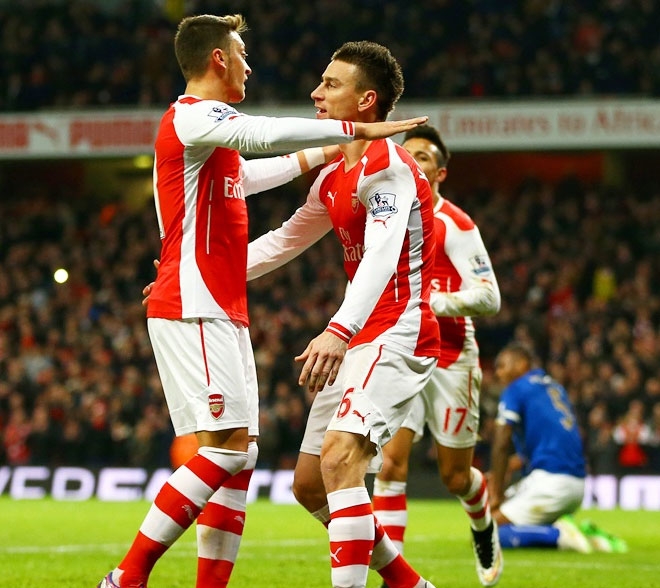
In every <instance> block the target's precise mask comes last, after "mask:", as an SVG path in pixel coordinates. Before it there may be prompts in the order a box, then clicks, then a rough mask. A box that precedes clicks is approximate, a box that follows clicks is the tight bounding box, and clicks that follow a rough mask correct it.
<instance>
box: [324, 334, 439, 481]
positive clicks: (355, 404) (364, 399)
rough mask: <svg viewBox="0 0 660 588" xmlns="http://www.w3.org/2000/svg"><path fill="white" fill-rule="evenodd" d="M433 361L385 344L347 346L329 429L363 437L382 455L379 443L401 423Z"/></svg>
mask: <svg viewBox="0 0 660 588" xmlns="http://www.w3.org/2000/svg"><path fill="white" fill-rule="evenodd" d="M435 361H436V360H435V358H430V357H417V356H414V355H410V354H407V353H404V352H401V351H399V350H397V349H392V348H388V347H387V346H385V345H376V344H365V345H360V346H358V347H355V348H352V349H349V350H348V352H347V353H346V356H345V357H344V363H345V372H344V375H343V378H342V387H343V396H342V399H341V401H340V403H339V406H338V408H337V411H336V412H335V414H334V415H333V417H332V420H331V422H330V424H329V426H328V431H331V430H334V431H343V432H347V433H354V434H356V435H359V436H362V437H366V438H368V439H369V440H370V441H371V443H373V444H374V445H375V446H376V448H377V452H378V455H379V456H380V457H381V458H382V455H381V448H382V446H383V445H385V444H386V443H387V442H388V441H389V440H390V439H391V438H392V436H393V435H394V434H395V433H396V432H397V431H398V430H399V428H400V427H401V424H402V423H403V421H404V419H405V417H406V416H407V414H408V411H409V409H410V402H411V401H412V400H413V398H414V397H415V396H416V395H417V394H419V392H421V390H422V389H423V387H424V385H425V384H426V382H427V380H428V378H429V376H430V374H431V372H432V370H433V366H434V365H435ZM370 471H371V470H370Z"/></svg>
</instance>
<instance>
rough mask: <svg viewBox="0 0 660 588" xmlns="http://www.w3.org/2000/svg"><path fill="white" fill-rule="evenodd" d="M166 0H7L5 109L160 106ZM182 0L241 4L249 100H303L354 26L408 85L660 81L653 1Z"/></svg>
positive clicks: (652, 89)
mask: <svg viewBox="0 0 660 588" xmlns="http://www.w3.org/2000/svg"><path fill="white" fill-rule="evenodd" d="M167 4H168V3H162V2H152V1H149V0H127V1H124V2H101V0H92V1H83V0H75V1H72V2H70V1H66V0H42V1H40V2H36V3H35V2H28V1H26V0H19V1H16V2H11V3H10V2H7V1H5V2H2V3H1V4H0V39H2V41H0V46H1V47H2V54H3V66H2V67H1V68H0V110H34V109H40V108H81V107H89V106H125V105H133V106H134V105H140V106H151V105H158V106H161V107H162V106H165V105H166V104H168V103H169V102H170V101H171V100H172V99H173V98H174V97H176V95H177V94H178V93H180V91H181V90H182V89H183V80H182V79H181V77H180V74H179V72H178V68H177V65H176V60H175V58H174V51H173V44H172V38H173V35H174V30H175V27H176V24H177V22H176V21H178V19H179V16H181V15H176V16H174V21H172V20H170V19H168V17H167V15H166V13H165V11H164V10H165V9H164V8H163V6H164V5H167ZM185 9H186V11H187V12H186V14H203V13H212V14H215V13H218V12H241V13H243V14H244V15H245V16H246V18H247V21H248V24H249V26H250V31H248V33H247V35H246V40H247V43H248V50H249V53H250V60H251V63H252V64H253V65H255V72H254V74H253V75H252V78H253V79H251V90H250V92H249V95H250V98H249V101H250V102H261V103H269V102H273V101H284V102H287V101H301V100H305V99H306V98H307V96H308V95H309V92H310V91H311V89H312V88H313V87H314V86H315V85H316V83H317V80H318V78H319V75H320V73H321V72H322V71H323V68H324V67H325V65H326V64H327V61H328V58H329V57H330V56H331V55H332V53H333V51H334V50H335V49H336V47H337V46H339V45H340V44H341V43H343V42H345V41H348V40H359V39H369V40H372V41H377V42H381V43H384V44H386V45H387V46H388V47H390V48H391V49H392V52H393V53H394V55H395V56H396V57H397V59H398V60H399V61H400V62H401V64H402V67H403V70H404V74H405V76H406V98H417V99H425V100H433V99H435V98H451V99H453V98H457V97H473V98H484V97H504V96H530V95H533V96H566V95H586V96H589V95H596V94H600V95H645V96H657V95H659V94H660V37H659V36H658V34H657V31H658V30H660V4H659V3H658V2H653V1H651V0H630V1H628V2H605V1H601V2H587V3H585V2H578V1H577V0H570V1H564V2H543V1H538V0H534V1H530V2H484V1H483V0H444V1H443V2H437V0H418V1H417V2H414V3H402V2H397V1H396V0H383V1H381V2H373V1H371V2H360V3H355V2H348V0H333V1H328V0H324V1H319V2H314V3H309V2H302V1H301V0H293V1H291V2H280V3H273V2H270V1H268V0H250V1H249V2H248V1H247V0H238V1H236V2H234V3H232V5H231V8H227V9H219V8H218V4H217V3H216V2H210V1H209V0H191V1H189V2H186V3H185ZM599 279H600V278H599ZM599 287H600V286H599Z"/></svg>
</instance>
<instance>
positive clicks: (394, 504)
mask: <svg viewBox="0 0 660 588" xmlns="http://www.w3.org/2000/svg"><path fill="white" fill-rule="evenodd" d="M373 504H374V516H375V517H376V518H377V519H378V520H379V521H380V524H381V525H383V527H384V528H385V532H386V533H387V535H388V537H389V538H390V539H391V540H392V543H394V545H395V546H396V548H397V550H398V551H399V553H403V535H404V533H405V532H406V525H407V524H408V510H407V507H406V483H405V482H386V481H384V480H379V479H378V478H376V479H375V480H374V501H373Z"/></svg>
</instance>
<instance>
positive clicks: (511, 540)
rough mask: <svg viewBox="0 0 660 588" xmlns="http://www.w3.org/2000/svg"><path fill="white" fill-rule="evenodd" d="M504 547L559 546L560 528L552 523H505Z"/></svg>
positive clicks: (503, 529) (502, 538) (502, 530)
mask: <svg viewBox="0 0 660 588" xmlns="http://www.w3.org/2000/svg"><path fill="white" fill-rule="evenodd" d="M499 531H500V543H501V544H502V547H509V548H511V547H557V540H558V539H559V529H557V528H555V527H553V526H551V525H520V526H519V525H503V526H501V527H499Z"/></svg>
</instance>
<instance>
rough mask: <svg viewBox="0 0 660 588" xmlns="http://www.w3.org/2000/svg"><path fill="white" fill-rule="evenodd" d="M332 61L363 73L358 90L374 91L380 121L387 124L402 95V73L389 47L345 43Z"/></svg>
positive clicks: (366, 42)
mask: <svg viewBox="0 0 660 588" xmlns="http://www.w3.org/2000/svg"><path fill="white" fill-rule="evenodd" d="M332 60H333V61H334V60H338V61H344V62H345V63H350V64H353V65H356V66H357V67H358V68H359V70H360V77H359V79H358V82H357V88H358V90H375V91H376V95H377V96H378V98H377V103H376V105H377V109H378V112H377V114H378V119H379V120H385V119H386V118H387V115H388V114H389V113H390V112H391V111H392V110H393V109H394V105H395V104H396V102H397V100H398V99H399V98H400V96H401V94H402V93H403V73H402V72H401V66H400V65H399V62H398V61H397V60H396V59H395V58H394V56H393V55H392V54H391V53H390V50H389V49H388V48H387V47H383V46H382V45H379V44H378V43H372V42H371V41H350V42H348V43H344V44H343V45H342V46H341V47H340V48H339V49H337V51H335V53H334V55H333V56H332Z"/></svg>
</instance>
